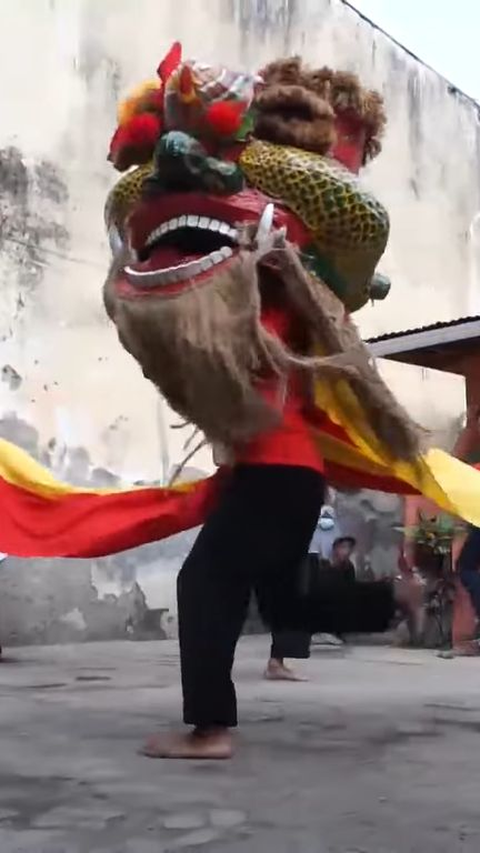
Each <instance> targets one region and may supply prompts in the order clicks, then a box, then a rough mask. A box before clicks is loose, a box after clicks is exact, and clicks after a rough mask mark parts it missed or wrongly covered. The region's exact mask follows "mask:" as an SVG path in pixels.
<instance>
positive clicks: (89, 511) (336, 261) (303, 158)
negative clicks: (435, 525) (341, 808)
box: [0, 44, 480, 758]
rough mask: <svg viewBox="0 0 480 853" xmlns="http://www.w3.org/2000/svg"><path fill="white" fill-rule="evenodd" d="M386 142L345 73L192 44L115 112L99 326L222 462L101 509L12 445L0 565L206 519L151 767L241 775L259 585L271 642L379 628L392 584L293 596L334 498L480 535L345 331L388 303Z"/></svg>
mask: <svg viewBox="0 0 480 853" xmlns="http://www.w3.org/2000/svg"><path fill="white" fill-rule="evenodd" d="M384 123H385V116H384V113H383V106H382V101H381V98H380V96H379V95H378V94H377V93H375V92H371V91H368V90H365V89H364V88H363V87H362V86H361V85H360V83H359V81H358V80H357V79H356V77H354V76H352V75H349V74H345V73H342V72H334V71H332V70H330V69H328V68H321V69H310V68H307V67H306V66H304V65H303V64H302V62H301V60H300V59H291V60H280V61H278V62H274V63H271V64H270V65H268V66H267V67H266V68H265V69H263V70H262V71H261V73H260V74H259V75H256V76H252V75H249V74H242V73H236V72H234V71H231V70H230V69H228V68H220V67H219V68H215V67H211V66H208V65H205V64H202V63H198V62H196V61H186V60H183V59H182V55H181V48H180V45H178V44H175V45H174V46H173V47H172V49H171V50H170V52H169V53H168V54H167V56H166V57H165V58H164V60H162V62H161V63H160V65H159V68H158V74H157V78H156V79H155V80H153V81H151V82H148V83H147V84H144V85H143V86H141V87H140V88H139V89H138V90H137V91H136V92H134V93H133V94H132V96H131V97H129V98H127V100H126V101H125V102H123V103H122V104H121V106H120V109H119V125H118V128H117V130H116V132H115V134H114V137H113V139H112V142H111V147H110V155H109V156H110V160H111V161H112V163H113V165H114V166H115V167H116V168H117V169H118V170H119V171H122V172H126V174H125V175H124V176H123V177H122V178H121V179H120V180H119V182H118V183H117V185H116V186H115V187H114V188H113V190H112V192H111V193H110V195H109V198H108V200H107V204H106V209H105V218H106V224H107V228H108V232H109V237H110V244H111V247H112V253H113V260H112V264H111V268H110V271H109V274H108V278H107V281H106V284H105V288H104V299H105V305H106V309H107V312H108V314H109V316H110V318H111V319H112V321H113V322H114V323H115V325H116V327H117V330H118V334H119V338H120V341H121V343H122V344H123V346H124V347H125V348H126V349H127V350H128V351H129V352H130V353H131V354H132V355H133V356H134V357H135V358H136V359H137V361H138V362H139V364H140V365H141V368H142V370H143V373H144V375H145V376H146V377H147V378H148V379H150V380H151V381H152V382H153V383H154V384H155V385H156V387H157V388H158V389H159V391H160V392H161V393H162V394H163V395H164V396H165V398H166V399H167V401H168V402H169V403H170V405H171V406H172V408H173V409H174V410H175V411H177V412H178V413H179V414H180V415H182V416H183V417H184V418H185V420H186V421H189V422H191V423H193V424H195V425H196V426H197V427H198V428H199V429H200V430H201V431H203V432H204V434H205V436H206V438H207V439H208V441H210V442H211V443H212V444H213V445H215V446H216V447H217V451H219V455H220V457H221V458H222V459H223V463H222V465H221V467H220V470H219V472H218V473H217V474H216V475H215V476H214V477H212V478H209V479H207V480H204V481H201V482H199V483H192V484H188V485H174V486H173V487H171V488H153V487H152V488H150V489H149V488H142V489H137V490H131V491H122V490H117V491H109V492H99V491H93V490H92V491H89V490H85V489H75V488H73V487H70V486H68V485H66V484H63V483H58V482H57V481H56V480H55V479H54V478H53V477H52V476H51V475H50V474H49V473H48V472H46V471H45V470H44V469H42V468H40V466H38V465H36V463H34V462H33V461H32V460H29V459H28V458H27V457H26V456H25V455H24V454H22V453H21V452H20V451H19V450H18V449H16V448H14V447H12V446H11V445H8V444H7V443H6V442H3V443H0V476H1V479H0V501H1V505H2V540H3V544H2V547H4V548H5V550H7V551H8V553H10V554H18V555H21V556H76V557H88V556H100V555H102V554H109V553H113V552H115V551H120V550H124V549H126V548H129V547H135V546H136V545H139V544H143V543H145V542H148V541H154V540H155V539H161V538H163V537H165V536H168V535H171V534H173V533H178V532H179V531H181V530H185V529H188V528H190V527H194V526H196V525H199V524H201V523H202V522H204V526H203V528H202V530H201V532H200V534H199V536H198V538H197V540H196V542H195V545H194V547H193V549H192V552H191V554H190V555H189V557H188V558H187V560H186V562H185V564H184V566H183V568H182V571H181V573H180V577H179V581H178V607H179V634H180V649H181V663H182V686H183V694H184V720H185V722H186V723H187V724H188V725H190V726H192V730H191V732H187V733H182V734H180V735H178V736H177V735H172V736H166V737H164V738H153V739H152V740H151V741H149V743H148V744H147V746H146V748H145V752H146V753H147V754H148V755H151V756H154V757H160V756H167V757H175V758H178V757H208V758H226V757H228V756H229V755H230V754H231V751H232V740H231V735H230V730H231V728H232V727H233V726H235V725H236V722H237V719H236V700H235V692H234V687H233V684H232V681H231V667H232V662H233V656H234V651H235V645H236V642H237V639H238V636H239V633H240V630H241V627H242V624H243V620H244V618H245V614H246V608H247V604H248V599H249V595H250V591H251V588H252V587H253V585H255V586H256V588H257V590H258V589H260V609H261V613H262V615H263V616H264V618H265V619H266V620H267V622H268V624H269V625H270V626H271V628H272V630H273V631H284V630H294V631H304V632H305V631H306V632H309V633H316V632H323V631H325V632H331V633H335V634H338V633H340V634H341V633H347V632H349V631H353V632H362V631H367V632H372V631H381V630H384V629H385V628H386V627H387V626H388V624H389V622H390V619H391V617H392V616H393V613H394V611H395V599H396V597H397V593H396V590H395V589H394V588H393V587H392V586H391V585H390V584H388V583H386V582H384V583H370V584H368V583H356V581H355V580H352V579H349V578H347V577H345V576H344V575H343V574H342V573H338V572H335V570H332V571H331V572H329V571H326V572H322V573H320V574H319V579H318V584H316V585H315V589H314V590H313V591H311V593H309V595H302V590H301V585H300V584H299V579H298V567H299V566H300V565H301V562H302V560H303V558H304V557H305V555H306V553H307V549H308V545H309V542H310V540H311V537H312V534H313V532H314V528H315V525H316V522H317V518H318V515H319V512H320V508H321V505H322V501H323V492H324V478H325V477H326V479H327V481H328V482H329V483H332V484H333V485H334V486H336V487H340V488H341V487H342V486H344V487H348V488H362V487H367V488H372V489H380V490H384V491H390V492H396V493H400V494H412V493H413V494H415V493H419V492H420V493H423V494H425V495H426V496H427V497H429V498H431V499H432V500H434V501H435V502H436V503H437V504H439V506H441V507H442V508H443V509H445V510H446V511H447V512H453V513H454V514H458V515H460V516H462V517H464V518H465V519H467V520H468V521H470V522H471V523H473V524H477V525H479V526H480V502H479V501H478V500H477V495H478V494H479V492H480V476H479V474H478V472H475V471H473V470H472V469H470V468H469V467H468V466H466V465H463V464H462V463H461V462H459V461H458V460H455V459H453V458H451V457H449V456H448V455H447V454H444V453H442V451H440V450H436V449H430V450H428V451H424V449H423V448H422V446H421V444H422V436H421V433H420V431H419V429H418V428H417V427H416V426H415V424H413V423H412V421H411V420H410V418H409V417H408V415H407V413H406V412H405V411H404V410H403V409H402V407H401V406H400V405H399V404H398V403H397V401H396V400H395V399H394V397H393V396H392V394H391V392H390V391H389V390H388V388H387V387H386V386H385V384H384V383H383V381H382V379H381V377H380V375H379V373H378V371H377V369H376V367H375V365H374V363H373V361H372V358H371V355H370V352H369V350H368V349H367V348H366V347H365V345H364V344H363V342H362V341H361V338H360V336H359V334H358V331H357V329H356V327H355V325H354V323H353V321H352V319H351V317H350V313H351V312H353V311H355V310H357V309H359V308H361V307H362V306H363V305H365V304H366V303H367V302H368V301H369V300H373V299H376V298H383V297H384V296H386V294H387V293H388V289H389V283H388V282H387V281H386V279H385V278H384V277H382V276H380V275H378V274H377V273H376V272H375V268H376V265H377V263H378V261H379V259H380V257H381V255H382V253H383V251H384V249H385V246H386V243H387V238H388V216H387V213H386V211H385V209H384V208H383V206H382V205H381V204H380V203H379V202H378V201H377V200H376V199H375V198H374V197H373V196H372V195H371V194H370V193H368V192H366V191H365V190H364V189H363V188H362V187H361V185H360V183H359V182H358V179H357V176H356V174H355V173H356V172H358V170H359V169H360V167H361V166H362V165H363V164H364V163H365V162H367V161H368V160H369V159H371V158H372V157H374V156H375V155H376V154H378V153H379V151H380V137H381V133H382V130H383V126H384ZM132 167H134V168H132ZM232 543H234V547H232ZM407 597H408V596H407Z"/></svg>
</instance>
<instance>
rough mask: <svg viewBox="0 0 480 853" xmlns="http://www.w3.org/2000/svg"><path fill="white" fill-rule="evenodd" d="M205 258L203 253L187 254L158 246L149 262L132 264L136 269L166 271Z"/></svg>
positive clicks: (172, 247) (170, 247)
mask: <svg viewBox="0 0 480 853" xmlns="http://www.w3.org/2000/svg"><path fill="white" fill-rule="evenodd" d="M201 257H203V255H202V253H201V252H189V253H188V254H187V253H186V252H182V251H180V249H178V248H177V247H176V246H157V247H156V248H155V249H153V251H152V253H151V255H150V257H149V258H148V260H147V261H143V262H142V263H137V264H132V266H133V267H134V269H139V270H142V271H145V270H164V269H168V267H178V266H179V265H180V264H188V263H189V261H196V260H197V258H201Z"/></svg>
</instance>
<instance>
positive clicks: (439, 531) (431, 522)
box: [394, 510, 465, 555]
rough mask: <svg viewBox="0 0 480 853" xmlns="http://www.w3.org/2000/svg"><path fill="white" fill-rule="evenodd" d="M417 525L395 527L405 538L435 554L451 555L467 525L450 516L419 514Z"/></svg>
mask: <svg viewBox="0 0 480 853" xmlns="http://www.w3.org/2000/svg"><path fill="white" fill-rule="evenodd" d="M417 519H418V520H417V524H414V525H411V526H410V527H408V526H407V527H401V526H395V528H394V529H395V530H398V531H399V532H400V533H403V534H404V536H405V538H406V539H407V540H409V541H410V542H413V543H414V544H415V545H419V546H422V548H426V549H428V550H429V551H431V553H433V554H443V555H445V554H450V552H451V550H452V543H453V542H454V541H455V539H456V538H457V536H461V535H462V534H463V532H464V531H465V525H464V524H463V523H462V522H459V521H457V520H456V519H454V518H452V517H451V516H449V515H445V514H440V515H434V516H426V515H425V514H424V513H423V512H422V511H421V510H419V512H418V516H417Z"/></svg>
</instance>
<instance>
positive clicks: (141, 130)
mask: <svg viewBox="0 0 480 853" xmlns="http://www.w3.org/2000/svg"><path fill="white" fill-rule="evenodd" d="M123 129H124V130H125V134H126V144H127V145H128V146H130V147H131V148H142V149H145V148H152V149H153V148H154V147H155V143H156V141H157V139H158V137H159V136H160V130H161V123H160V118H159V116H157V115H155V114H154V113H140V114H139V115H136V116H133V118H131V119H130V121H129V122H128V124H126V125H125V127H124V128H123Z"/></svg>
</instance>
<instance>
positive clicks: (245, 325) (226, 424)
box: [104, 228, 421, 460]
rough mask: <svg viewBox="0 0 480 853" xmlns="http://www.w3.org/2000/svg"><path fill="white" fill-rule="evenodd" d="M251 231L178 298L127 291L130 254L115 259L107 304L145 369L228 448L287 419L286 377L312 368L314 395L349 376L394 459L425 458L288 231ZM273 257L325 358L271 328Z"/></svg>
mask: <svg viewBox="0 0 480 853" xmlns="http://www.w3.org/2000/svg"><path fill="white" fill-rule="evenodd" d="M251 235H252V232H251V230H249V229H248V228H247V229H244V234H243V241H242V243H243V246H242V248H241V250H240V253H239V255H238V256H237V257H236V258H235V259H234V261H233V262H231V263H229V264H228V266H225V267H224V268H223V270H221V271H219V272H218V273H216V274H215V275H212V276H211V277H210V278H208V279H205V280H204V281H203V282H200V283H198V284H195V285H194V286H192V287H190V288H189V289H187V290H182V291H181V292H180V293H178V294H174V295H169V296H156V295H154V294H151V293H148V294H146V295H145V296H138V297H136V298H133V299H132V298H125V297H122V296H119V295H118V293H117V291H116V288H115V280H116V278H117V277H118V275H119V274H120V273H121V270H122V267H123V264H124V263H125V258H123V259H122V258H120V259H118V260H117V261H114V263H113V264H112V267H111V270H110V272H109V276H108V278H107V281H106V283H105V287H104V301H105V307H106V310H107V313H108V315H109V316H110V318H111V319H112V320H113V322H114V323H115V325H116V327H117V331H118V335H119V338H120V341H121V343H122V344H123V346H124V347H125V349H126V350H127V351H128V352H130V353H131V355H133V356H134V358H135V359H136V360H137V361H138V362H139V364H140V366H141V368H142V371H143V373H144V375H145V376H146V377H147V378H148V379H150V380H151V381H152V382H153V383H154V385H155V386H156V387H157V388H158V390H159V391H160V393H161V394H162V395H163V396H164V397H165V398H166V400H167V401H168V403H169V404H170V406H171V407H172V408H173V409H174V410H175V411H176V412H177V413H178V414H179V415H181V416H182V417H183V418H185V419H186V420H188V421H190V422H191V423H193V424H195V425H196V426H197V427H198V428H199V429H200V430H202V432H203V433H204V434H205V436H206V437H207V439H208V440H209V441H211V442H212V443H220V444H223V445H226V446H227V447H231V446H232V445H235V444H238V443H239V442H244V441H247V440H248V439H250V438H252V437H253V436H255V435H257V434H258V433H260V432H262V431H264V430H267V429H269V428H273V427H274V426H275V425H276V424H277V423H278V422H279V421H280V417H281V402H282V401H281V399H280V398H281V389H282V384H283V387H284V381H285V380H286V377H287V375H288V372H289V371H290V370H291V369H292V368H297V369H299V370H301V371H303V372H304V374H305V377H306V379H307V380H309V383H308V384H309V387H310V388H311V389H312V393H313V379H314V378H317V377H319V378H320V379H321V378H322V376H323V377H324V378H325V379H330V380H338V379H346V380H347V381H348V382H349V384H350V387H351V389H352V390H353V392H354V394H355V396H356V397H357V398H358V400H359V401H360V403H361V405H362V408H363V410H364V412H365V414H366V417H367V420H368V424H369V427H370V429H371V431H372V434H373V435H374V436H375V437H377V438H378V439H379V440H380V441H381V442H382V443H384V444H385V445H386V447H388V448H389V450H390V452H391V453H392V455H393V456H396V457H398V458H401V459H405V460H413V459H415V458H416V457H417V456H418V453H419V449H420V436H421V430H420V428H419V427H418V426H417V425H416V424H414V423H413V421H412V420H411V419H410V418H409V416H408V414H407V412H406V411H405V410H404V409H403V407H402V406H401V405H400V404H399V403H398V402H397V401H396V399H395V398H394V396H393V395H392V393H391V392H390V390H389V389H388V387H387V386H386V385H385V383H384V382H383V380H382V378H381V377H380V375H379V373H378V370H377V368H376V366H375V364H374V362H373V359H372V357H371V355H370V353H369V351H368V349H367V347H366V346H365V344H364V343H363V341H362V340H361V337H360V335H359V333H358V330H357V328H356V326H355V324H354V323H353V322H352V320H350V319H349V318H346V317H345V309H344V306H343V304H342V303H341V302H340V300H339V299H337V297H336V296H335V295H334V294H333V293H332V291H331V290H329V288H328V287H327V286H326V285H325V284H323V282H321V281H319V280H318V279H317V278H316V277H313V276H312V275H310V274H309V273H308V272H307V271H306V270H305V269H304V268H303V266H302V264H301V262H300V259H299V257H298V254H297V252H296V250H295V249H294V247H293V246H292V245H291V244H289V243H287V242H286V241H285V238H284V236H283V234H282V233H280V232H273V233H271V234H270V236H269V237H268V238H267V241H265V242H264V243H263V244H262V246H261V247H257V246H255V243H254V240H253V239H252V236H251ZM267 257H268V263H269V266H272V265H273V266H274V268H275V274H276V276H277V277H278V278H279V279H280V280H281V282H282V284H283V287H284V292H285V295H286V298H287V300H288V301H289V302H290V303H291V305H292V306H293V307H294V309H295V313H296V314H298V315H299V317H300V318H301V319H302V321H303V323H304V325H305V327H306V330H307V333H308V338H309V340H310V341H311V342H312V347H311V351H313V343H314V342H318V344H319V345H321V347H322V350H323V351H324V352H325V356H318V357H317V356H315V355H304V354H299V353H295V352H292V351H291V350H290V349H288V347H286V346H285V345H284V344H283V342H282V341H280V339H279V338H277V337H276V336H275V335H272V334H270V333H269V332H268V331H267V330H266V329H265V328H264V327H263V326H262V324H261V317H260V314H261V295H260V286H259V284H260V282H259V279H261V277H262V267H261V264H262V262H265V260H266V259H267ZM265 371H266V372H267V374H268V372H272V371H273V373H274V374H276V375H277V376H278V379H279V401H278V407H277V406H275V405H268V404H267V403H265V402H264V400H263V399H262V398H261V396H260V394H259V393H258V390H257V389H258V387H259V384H261V379H259V377H261V376H262V374H264V372H265ZM353 416H354V413H353V412H352V417H353Z"/></svg>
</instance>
